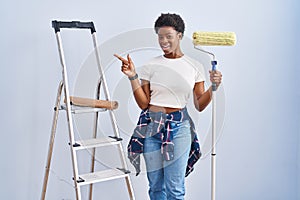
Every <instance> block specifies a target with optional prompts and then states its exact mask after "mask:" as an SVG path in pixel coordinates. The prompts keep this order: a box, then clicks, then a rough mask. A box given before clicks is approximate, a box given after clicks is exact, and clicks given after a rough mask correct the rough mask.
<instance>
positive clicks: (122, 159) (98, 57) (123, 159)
mask: <svg viewBox="0 0 300 200" xmlns="http://www.w3.org/2000/svg"><path fill="white" fill-rule="evenodd" d="M92 37H93V44H94V49H95V54H96V61H97V65H98V70H99V73H100V79H102V82H103V89H104V94H105V97H106V100H111V99H110V94H109V91H108V87H107V82H106V78H105V75H104V70H103V68H102V65H101V61H100V53H99V51H98V44H97V36H96V32H94V33H92ZM109 114H110V119H111V123H112V126H113V129H114V133H115V136H116V137H118V138H120V133H119V129H118V126H117V121H116V117H115V115H114V112H113V110H109ZM118 147H119V148H118V150H119V155H120V159H121V162H122V167H123V168H124V169H125V170H128V166H127V162H126V159H125V155H124V150H123V146H122V144H121V143H120V144H118ZM125 180H126V184H127V190H128V193H129V196H130V199H131V200H135V196H134V193H133V187H132V183H131V180H130V178H129V176H127V177H126V178H125Z"/></svg>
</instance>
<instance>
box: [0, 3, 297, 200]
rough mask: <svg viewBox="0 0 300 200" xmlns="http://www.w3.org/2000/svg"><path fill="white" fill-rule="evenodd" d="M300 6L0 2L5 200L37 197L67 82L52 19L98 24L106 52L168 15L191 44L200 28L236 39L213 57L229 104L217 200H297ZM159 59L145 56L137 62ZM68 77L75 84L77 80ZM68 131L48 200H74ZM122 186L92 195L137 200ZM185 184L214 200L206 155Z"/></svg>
mask: <svg viewBox="0 0 300 200" xmlns="http://www.w3.org/2000/svg"><path fill="white" fill-rule="evenodd" d="M299 8H300V5H299V1H297V0H287V1H280V0H274V1H270V0H267V1H258V0H252V1H234V0H227V1H201V0H200V1H178V0H174V1H157V0H153V1H137V0H133V1H102V0H98V1H94V0H93V1H68V0H66V1H55V0H52V1H49V0H46V1H34V0H29V1H16V0H12V1H1V3H0V11H1V12H0V13H1V14H0V15H1V33H0V34H1V37H0V41H1V43H0V44H1V48H0V52H1V54H0V55H1V61H0V62H1V68H0V70H1V79H0V83H1V106H2V109H1V110H2V112H1V113H2V115H1V133H2V134H1V136H2V137H1V141H2V142H1V151H0V152H1V159H2V160H1V164H0V173H1V183H0V185H1V187H0V188H1V189H0V198H1V199H11V200H33V199H39V198H40V194H41V189H42V182H43V176H44V169H45V164H46V156H47V151H48V143H49V137H50V129H51V124H52V115H53V106H54V103H55V98H56V92H57V87H58V83H59V81H60V80H61V68H60V65H59V57H58V52H57V45H56V40H55V35H54V32H53V29H52V28H51V21H52V20H54V19H57V20H82V21H93V22H94V23H95V25H96V28H97V31H98V32H97V35H98V42H99V44H100V45H101V44H103V43H105V42H106V41H108V40H110V39H112V38H114V37H115V36H117V35H119V34H121V33H125V32H127V31H132V30H137V29H144V28H149V27H150V28H151V27H152V26H153V23H154V21H155V19H156V18H157V17H158V16H159V15H160V14H161V13H163V12H170V13H178V14H180V15H181V16H182V17H183V19H184V20H185V22H186V32H185V37H187V38H191V35H192V33H193V32H194V31H197V30H204V31H234V32H235V33H236V34H237V45H236V46H234V47H220V48H212V50H213V51H214V53H215V54H216V55H217V59H218V60H219V69H220V70H221V71H222V73H223V75H224V80H223V88H224V93H225V99H226V104H225V108H224V109H225V120H224V124H223V128H222V136H221V138H220V140H219V142H218V145H217V153H218V156H217V199H224V200H241V199H242V200H254V199H255V200H257V199H259V200H297V199H300V190H299V188H300V173H299V167H300V153H299V152H300V145H299V144H300V137H299V133H300V126H299V122H300V109H299V106H298V104H299V98H300V92H299V88H298V86H299V84H300V81H299V76H298V75H299V73H300V70H299V61H300V59H299V52H300V48H299V45H300V41H299V35H300V31H299V30H300V20H299V19H300V16H299ZM67 36H68V37H66V39H65V41H66V42H65V47H66V48H69V50H73V53H71V52H70V51H69V50H68V51H67V49H66V50H65V51H66V54H67V58H69V59H71V60H72V61H70V62H69V63H68V64H70V65H76V64H77V65H79V67H80V65H81V64H82V63H83V62H84V60H85V59H86V58H87V56H88V55H89V53H90V52H89V48H88V47H89V45H91V40H90V38H89V35H81V34H78V35H76V36H79V38H80V39H77V40H75V41H76V42H74V40H73V39H74V38H75V36H74V38H73V36H71V32H67ZM84 36H87V39H86V38H84ZM81 38H82V39H81ZM145 40H147V38H145ZM76 45H79V46H80V48H79V49H75V46H76ZM120 45H122V44H120ZM155 45H156V44H153V46H155ZM191 45H192V44H191ZM85 46H87V47H85ZM116 53H119V52H116ZM152 53H153V51H152V52H150V53H149V52H145V54H144V55H143V53H140V54H136V59H138V56H141V57H140V58H139V59H140V60H144V59H147V58H148V57H149V55H151V54H152ZM154 53H155V52H154ZM143 56H144V57H143ZM107 59H109V58H107ZM110 59H113V58H110ZM115 73H116V74H118V75H117V76H110V77H109V78H110V82H114V81H119V80H120V77H122V74H121V72H120V70H119V68H118V67H116V69H115ZM71 75H73V76H74V77H76V76H77V75H78V71H75V72H74V73H73V74H71ZM75 79H76V78H75ZM131 100H132V99H131ZM132 101H133V100H132ZM131 104H132V105H131V106H132V107H133V108H135V109H136V110H137V108H136V105H135V104H134V103H131ZM209 112H210V111H209V110H207V111H205V112H204V115H207V113H209ZM199 115H201V114H199ZM132 120H133V121H134V120H135V118H134V117H133V119H132ZM66 127H67V126H66V121H65V114H64V113H62V114H60V116H59V124H58V130H57V137H56V141H55V146H54V149H55V150H54V154H53V162H52V168H51V169H52V171H51V173H50V180H49V185H48V191H47V199H75V192H74V189H73V188H72V186H71V185H70V183H72V173H71V160H70V151H69V147H68V145H67V140H68V136H67V128H66ZM126 145H127V144H126V143H124V146H126ZM80 164H81V165H85V163H80ZM132 181H133V186H134V189H135V194H136V199H137V200H144V199H147V198H148V197H147V181H146V177H145V174H142V175H141V176H139V177H135V176H134V174H133V175H132ZM124 185H125V184H124V183H123V182H122V181H119V182H118V181H112V182H106V183H101V184H99V185H96V186H95V191H96V192H95V195H97V197H98V199H120V200H123V199H128V195H127V192H126V189H125V187H124ZM186 185H187V194H186V199H187V200H198V199H200V200H201V199H204V200H207V199H209V197H210V159H209V157H207V158H204V159H202V160H201V161H200V162H199V163H198V164H196V168H195V171H194V172H193V173H192V174H191V175H190V177H188V178H187V184H186Z"/></svg>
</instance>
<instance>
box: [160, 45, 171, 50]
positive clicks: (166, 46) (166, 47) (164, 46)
mask: <svg viewBox="0 0 300 200" xmlns="http://www.w3.org/2000/svg"><path fill="white" fill-rule="evenodd" d="M161 48H162V49H163V50H167V49H169V48H170V45H161Z"/></svg>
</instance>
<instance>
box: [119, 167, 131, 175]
mask: <svg viewBox="0 0 300 200" xmlns="http://www.w3.org/2000/svg"><path fill="white" fill-rule="evenodd" d="M117 169H118V170H120V171H122V172H124V174H130V173H131V171H129V170H127V169H124V168H118V167H117Z"/></svg>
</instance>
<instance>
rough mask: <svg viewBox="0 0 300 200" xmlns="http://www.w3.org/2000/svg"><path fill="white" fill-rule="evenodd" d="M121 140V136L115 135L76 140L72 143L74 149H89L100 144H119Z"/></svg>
mask: <svg viewBox="0 0 300 200" xmlns="http://www.w3.org/2000/svg"><path fill="white" fill-rule="evenodd" d="M121 141H122V138H116V137H103V138H93V139H88V140H81V141H76V142H75V144H74V145H73V146H74V147H75V150H80V149H89V148H95V147H101V146H109V145H115V144H119V143H120V142H121Z"/></svg>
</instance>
